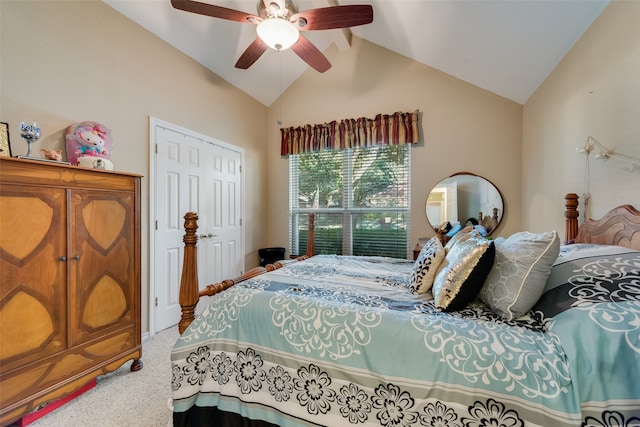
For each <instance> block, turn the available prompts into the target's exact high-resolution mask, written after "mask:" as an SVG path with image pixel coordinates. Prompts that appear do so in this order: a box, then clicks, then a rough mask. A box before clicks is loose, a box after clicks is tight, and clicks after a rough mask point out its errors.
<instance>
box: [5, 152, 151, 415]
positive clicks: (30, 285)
mask: <svg viewBox="0 0 640 427" xmlns="http://www.w3.org/2000/svg"><path fill="white" fill-rule="evenodd" d="M140 179H141V177H140V176H139V175H133V174H126V173H118V172H111V171H103V170H95V169H87V168H80V167H75V166H69V165H64V164H59V163H51V162H44V161H42V162H41V161H34V160H25V159H16V158H8V157H0V425H6V424H9V423H11V422H12V421H14V420H16V419H18V418H20V417H22V416H23V415H24V414H26V413H29V412H32V411H34V410H37V409H38V408H39V407H40V406H41V405H43V404H46V403H47V402H50V401H53V400H55V399H58V398H60V397H63V396H65V395H67V394H69V393H72V392H74V391H75V390H77V389H79V388H81V387H82V386H84V385H85V384H87V383H88V382H90V381H92V380H93V379H94V378H96V377H97V376H99V375H102V374H106V373H108V372H110V371H113V370H115V369H117V368H118V367H120V366H121V365H122V364H124V363H125V362H127V361H128V360H132V359H133V363H132V365H131V370H133V371H135V370H138V369H140V368H141V367H142V362H141V361H140V358H141V357H142V345H141V317H140V292H141V283H140ZM132 375H134V374H132Z"/></svg>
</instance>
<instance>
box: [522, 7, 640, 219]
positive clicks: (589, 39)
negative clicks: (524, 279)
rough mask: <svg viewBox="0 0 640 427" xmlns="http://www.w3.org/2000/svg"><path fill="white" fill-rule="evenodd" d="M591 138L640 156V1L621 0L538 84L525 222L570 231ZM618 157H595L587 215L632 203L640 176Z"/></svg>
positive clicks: (526, 144) (527, 143) (528, 112)
mask: <svg viewBox="0 0 640 427" xmlns="http://www.w3.org/2000/svg"><path fill="white" fill-rule="evenodd" d="M588 136H593V137H594V138H596V139H597V140H598V141H600V142H601V143H603V144H604V145H606V146H607V147H608V148H610V149H613V150H614V151H616V152H619V153H622V154H626V155H629V156H634V157H635V158H640V2H639V1H619V0H614V1H613V2H612V3H611V4H610V5H609V6H607V8H606V9H605V10H604V11H603V12H602V14H601V15H600V17H599V18H598V19H597V20H596V21H595V22H594V23H593V24H592V25H591V27H590V28H589V29H588V30H587V32H586V33H585V34H584V36H583V37H582V38H581V39H580V40H579V41H578V43H576V45H575V46H574V47H573V49H572V50H571V51H570V52H569V54H568V55H567V56H565V58H564V59H563V60H562V62H561V63H560V64H559V65H558V67H557V68H556V69H555V70H554V71H553V72H552V73H551V75H550V76H549V77H548V78H547V79H546V81H545V82H544V83H543V84H542V85H541V86H540V87H539V88H538V90H537V91H536V92H535V94H534V95H533V96H531V98H529V100H528V101H527V103H526V104H525V106H524V112H523V182H524V187H523V189H524V193H523V202H524V205H523V227H524V228H525V229H530V230H537V231H540V230H546V229H548V228H551V227H555V228H556V229H559V230H564V222H563V219H562V218H563V216H562V214H563V209H564V208H563V198H564V195H565V194H566V193H568V192H574V193H577V194H579V195H580V194H583V193H584V192H585V191H586V187H587V186H586V184H585V164H586V161H585V160H586V159H585V156H584V155H579V154H578V153H576V147H583V146H584V144H585V142H586V139H587V137H588ZM624 166H628V164H625V163H623V162H620V161H617V160H615V159H609V160H607V161H606V162H603V161H601V160H594V159H593V158H591V160H590V170H591V175H590V176H591V178H590V182H591V184H590V189H591V207H590V208H589V209H587V212H586V213H587V217H591V218H599V217H601V216H602V215H603V214H604V213H605V212H606V211H608V210H609V209H611V208H613V207H615V206H618V205H621V204H626V203H630V204H633V205H634V206H636V207H637V208H640V173H637V172H636V173H635V174H632V173H629V172H626V171H623V170H622V167H624Z"/></svg>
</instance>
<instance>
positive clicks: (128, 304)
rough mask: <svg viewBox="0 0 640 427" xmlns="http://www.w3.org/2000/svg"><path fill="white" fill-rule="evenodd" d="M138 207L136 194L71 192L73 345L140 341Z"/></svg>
mask: <svg viewBox="0 0 640 427" xmlns="http://www.w3.org/2000/svg"><path fill="white" fill-rule="evenodd" d="M134 207H135V200H134V194H133V193H131V192H121V191H105V190H70V217H69V218H70V224H71V228H72V230H71V239H70V240H71V244H70V246H69V250H68V259H69V269H70V287H69V290H70V293H71V295H70V299H71V300H72V301H75V303H74V304H72V305H71V309H70V319H71V338H72V340H73V342H72V345H77V344H79V343H82V342H86V341H89V340H91V339H95V338H97V337H104V336H106V335H110V336H111V337H110V339H111V341H112V342H111V343H112V344H113V347H114V349H122V348H129V347H133V346H134V345H135V337H136V331H135V320H136V316H137V311H136V305H137V304H138V302H137V301H136V286H137V283H136V281H135V279H136V271H135V268H136V267H135V263H134V262H133V261H134V259H135V250H136V249H135V240H134V217H133V215H134ZM114 352H116V353H117V351H115V350H114ZM108 353H109V352H108V351H107V352H105V355H108Z"/></svg>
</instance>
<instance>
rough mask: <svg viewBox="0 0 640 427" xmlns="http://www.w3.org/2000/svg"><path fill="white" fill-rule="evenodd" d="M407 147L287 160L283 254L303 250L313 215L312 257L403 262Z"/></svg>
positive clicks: (406, 230)
mask: <svg viewBox="0 0 640 427" xmlns="http://www.w3.org/2000/svg"><path fill="white" fill-rule="evenodd" d="M409 164H410V144H402V145H385V146H375V147H366V148H357V149H348V150H339V151H321V152H315V153H308V154H297V155H290V156H289V197H290V201H289V214H290V228H289V230H290V232H289V250H290V253H292V254H303V253H305V252H306V248H307V234H308V233H307V214H308V213H311V212H313V213H315V249H316V253H318V254H339V255H380V256H391V257H395V258H407V256H408V252H409V225H410V217H409V212H410V210H409V207H410V203H409V202H410V188H409Z"/></svg>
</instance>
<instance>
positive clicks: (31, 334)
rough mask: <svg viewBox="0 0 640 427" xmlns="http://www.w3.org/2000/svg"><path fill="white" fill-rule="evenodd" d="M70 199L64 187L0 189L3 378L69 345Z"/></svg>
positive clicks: (5, 186) (0, 360) (5, 393)
mask: <svg viewBox="0 0 640 427" xmlns="http://www.w3.org/2000/svg"><path fill="white" fill-rule="evenodd" d="M66 200H67V198H66V192H65V190H64V189H60V188H49V187H42V186H27V185H9V184H1V185H0V204H1V205H2V209H0V302H1V303H2V304H0V338H1V340H0V368H1V369H0V375H2V376H4V375H5V374H7V373H8V372H10V371H12V370H14V369H16V368H19V367H21V366H24V365H27V364H29V363H32V362H36V361H38V360H41V359H43V358H46V357H49V356H53V355H55V354H57V353H59V352H61V351H63V350H65V349H66V348H67V347H68V346H69V343H68V342H67V323H66V320H67V287H66V282H67V262H66V254H67V229H66V224H67V212H66V210H67V205H66ZM16 390H18V388H16ZM2 394H3V399H9V398H10V397H12V396H10V394H11V393H9V390H4V391H3V392H2Z"/></svg>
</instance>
